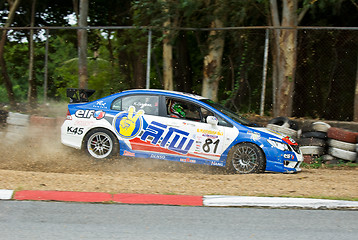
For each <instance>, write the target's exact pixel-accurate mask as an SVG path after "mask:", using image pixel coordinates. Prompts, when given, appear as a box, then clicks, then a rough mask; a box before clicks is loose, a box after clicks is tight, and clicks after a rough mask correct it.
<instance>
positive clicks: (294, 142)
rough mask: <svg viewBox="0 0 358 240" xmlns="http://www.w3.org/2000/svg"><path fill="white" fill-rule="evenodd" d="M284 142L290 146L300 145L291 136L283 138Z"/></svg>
mask: <svg viewBox="0 0 358 240" xmlns="http://www.w3.org/2000/svg"><path fill="white" fill-rule="evenodd" d="M282 140H283V141H284V142H286V143H288V144H289V145H298V144H297V143H296V141H295V140H293V139H292V138H290V137H289V136H286V137H284V138H282Z"/></svg>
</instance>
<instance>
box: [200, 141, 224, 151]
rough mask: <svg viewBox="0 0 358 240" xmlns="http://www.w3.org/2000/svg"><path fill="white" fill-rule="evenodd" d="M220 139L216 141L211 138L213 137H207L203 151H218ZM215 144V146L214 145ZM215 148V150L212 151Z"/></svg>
mask: <svg viewBox="0 0 358 240" xmlns="http://www.w3.org/2000/svg"><path fill="white" fill-rule="evenodd" d="M219 143H220V140H219V139H217V140H216V141H215V142H214V141H213V140H212V139H211V138H207V139H206V140H205V143H204V144H203V147H202V148H203V151H204V152H206V153H208V152H212V153H216V150H217V149H218V146H219ZM213 145H214V146H213ZM212 149H213V151H212Z"/></svg>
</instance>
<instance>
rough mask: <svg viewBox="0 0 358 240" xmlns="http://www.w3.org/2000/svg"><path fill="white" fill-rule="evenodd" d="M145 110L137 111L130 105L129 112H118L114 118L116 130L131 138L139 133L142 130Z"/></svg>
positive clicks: (124, 136)
mask: <svg viewBox="0 0 358 240" xmlns="http://www.w3.org/2000/svg"><path fill="white" fill-rule="evenodd" d="M143 114H144V111H143V110H139V111H138V112H136V113H135V108H134V107H133V106H130V107H129V109H128V112H122V113H120V114H118V115H117V116H116V117H115V119H114V128H115V129H116V132H117V133H118V134H119V135H120V136H121V137H123V138H126V139H131V138H134V137H135V136H137V135H138V133H139V132H140V131H141V130H142V125H143V123H142V118H141V116H142V115H143Z"/></svg>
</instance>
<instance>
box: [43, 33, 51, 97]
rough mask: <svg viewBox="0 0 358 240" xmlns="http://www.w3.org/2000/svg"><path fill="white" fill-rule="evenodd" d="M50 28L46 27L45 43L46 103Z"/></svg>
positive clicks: (45, 95)
mask: <svg viewBox="0 0 358 240" xmlns="http://www.w3.org/2000/svg"><path fill="white" fill-rule="evenodd" d="M49 31H50V30H49V29H46V43H45V71H44V72H45V76H44V103H47V84H48V36H49Z"/></svg>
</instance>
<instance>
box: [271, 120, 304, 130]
mask: <svg viewBox="0 0 358 240" xmlns="http://www.w3.org/2000/svg"><path fill="white" fill-rule="evenodd" d="M268 124H275V125H278V126H283V127H287V128H291V129H293V130H296V131H297V130H298V128H299V127H298V123H297V122H296V121H293V120H290V119H288V118H287V117H276V118H273V119H271V120H270V121H269V122H268Z"/></svg>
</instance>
